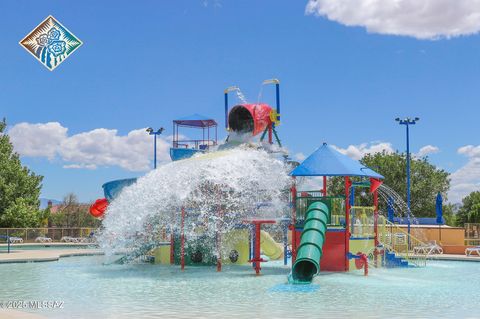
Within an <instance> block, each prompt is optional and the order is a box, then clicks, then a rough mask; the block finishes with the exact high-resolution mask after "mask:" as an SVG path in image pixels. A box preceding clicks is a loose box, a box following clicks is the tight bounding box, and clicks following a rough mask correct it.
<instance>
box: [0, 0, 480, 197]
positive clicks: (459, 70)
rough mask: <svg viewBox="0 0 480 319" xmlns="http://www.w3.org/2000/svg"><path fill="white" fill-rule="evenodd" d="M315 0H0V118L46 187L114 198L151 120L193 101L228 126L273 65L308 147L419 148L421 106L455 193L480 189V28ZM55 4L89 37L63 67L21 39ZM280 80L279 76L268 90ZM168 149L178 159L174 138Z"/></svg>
mask: <svg viewBox="0 0 480 319" xmlns="http://www.w3.org/2000/svg"><path fill="white" fill-rule="evenodd" d="M307 2H308V1H307V0H305V1H301V0H299V1H278V0H277V1H275V0H265V1H253V0H252V1H246V0H245V1H221V0H217V1H201V0H198V1H197V0H191V1H174V2H173V1H118V0H117V1H93V0H91V1H88V0H87V1H75V2H74V1H47V0H45V1H41V2H38V1H20V0H15V1H2V2H0V12H2V13H3V14H2V19H0V28H1V30H3V32H2V33H1V34H0V40H1V41H0V50H1V52H2V59H0V87H1V88H2V89H1V90H0V116H5V117H6V118H7V120H8V124H9V128H10V130H13V135H14V138H12V139H13V140H14V144H15V146H16V147H17V150H18V151H19V153H20V154H21V155H22V159H23V161H24V163H25V164H26V165H28V166H29V167H30V168H31V169H33V170H34V171H35V172H37V173H38V174H42V175H44V176H45V179H44V186H43V192H42V196H43V197H48V198H56V199H61V198H62V196H63V195H65V194H66V193H67V192H75V193H77V194H78V195H79V197H80V199H81V200H83V201H90V200H93V199H95V198H97V197H101V195H102V191H101V184H102V183H104V182H105V181H108V180H111V179H116V178H123V177H130V176H139V175H142V174H144V173H145V163H144V162H142V158H143V159H145V158H146V159H147V160H148V159H149V158H151V150H150V149H149V147H150V146H151V140H150V139H149V138H148V137H146V140H145V138H144V137H143V135H141V134H143V132H142V133H140V132H141V131H140V130H142V129H144V128H145V127H147V126H153V127H155V128H156V127H160V126H164V127H165V128H166V129H167V130H166V132H165V134H166V135H168V134H171V121H172V120H173V119H175V118H179V117H182V116H185V115H188V114H191V113H202V114H206V115H209V116H212V117H214V118H216V119H217V120H218V121H219V123H220V127H223V125H224V123H223V90H224V88H226V87H227V86H230V85H238V86H240V87H241V89H242V91H243V93H244V94H245V95H246V96H247V98H248V99H250V100H252V101H256V100H257V95H258V93H259V89H260V83H261V82H262V81H263V80H264V79H268V78H272V77H276V78H279V79H280V80H281V88H282V92H281V94H282V120H283V121H282V125H281V126H280V127H279V134H280V136H281V139H282V141H283V142H284V144H285V145H286V146H287V147H288V148H289V150H290V151H291V154H292V155H293V156H295V154H299V153H303V154H305V155H308V154H309V153H311V152H312V151H314V150H315V148H317V147H318V146H319V145H321V143H322V142H324V141H326V142H328V143H330V144H334V145H336V146H338V147H340V148H342V149H345V150H346V152H348V153H349V154H350V155H352V154H355V152H357V153H358V152H360V153H362V152H365V151H369V150H370V148H371V147H372V146H373V149H377V148H387V149H389V148H391V149H400V150H403V149H404V147H405V137H404V133H405V132H404V128H403V127H400V126H399V125H398V124H396V122H395V121H394V118H396V117H398V116H400V117H404V116H419V117H420V118H421V120H420V121H419V122H418V124H417V125H416V126H415V127H413V128H412V130H411V133H412V137H411V148H412V150H413V151H414V152H418V151H419V149H420V148H422V147H424V146H427V145H430V146H431V147H434V148H431V147H430V148H431V149H432V150H434V149H435V148H438V151H437V152H434V153H431V154H429V156H430V158H431V160H432V162H433V163H435V164H436V165H438V166H440V167H442V168H444V169H446V170H448V171H449V172H452V173H456V175H455V176H456V177H455V179H454V181H453V182H455V183H456V184H455V185H456V187H457V188H456V193H454V194H453V193H452V197H453V198H454V199H458V198H460V197H461V196H462V195H463V194H464V193H466V192H468V191H470V190H474V189H477V187H478V185H479V181H480V168H479V167H478V165H477V159H478V158H480V147H478V145H479V142H478V134H477V133H476V132H475V131H476V128H477V127H478V119H479V115H480V114H479V113H480V111H479V108H478V105H477V104H478V101H479V100H480V90H478V83H479V80H480V72H479V71H480V59H479V56H480V54H479V53H480V41H479V36H478V35H477V34H476V32H477V31H478V30H477V29H475V28H473V29H472V28H466V30H465V32H464V33H465V35H461V36H457V35H458V34H452V33H449V31H448V30H453V29H455V30H458V28H455V25H453V26H452V28H450V29H447V31H445V30H444V29H443V26H444V25H445V24H448V23H450V22H452V23H454V22H456V20H455V21H451V20H452V19H450V20H448V21H447V22H446V23H442V27H441V28H440V27H438V26H437V25H434V24H432V25H428V23H425V24H424V25H422V27H421V28H420V27H418V26H417V25H415V24H413V26H412V27H410V26H411V24H409V23H411V22H409V21H400V22H399V27H398V28H396V29H393V30H392V29H382V26H378V25H375V26H370V25H368V24H367V23H365V24H364V25H362V22H361V21H358V19H357V18H356V17H350V16H347V17H345V16H342V15H341V14H337V13H338V12H333V13H331V12H328V11H326V10H327V9H325V8H326V7H321V5H322V4H321V3H322V2H323V3H324V4H328V1H320V2H319V3H320V4H318V3H316V2H315V3H313V5H318V6H319V7H318V8H316V9H318V10H319V11H318V12H316V13H317V14H311V13H309V12H306V6H307ZM360 2H361V1H360ZM311 5H312V4H311ZM336 14H337V15H338V16H340V17H337V18H335V16H336ZM48 15H53V16H54V17H55V18H57V19H58V20H59V21H60V22H61V23H62V24H64V25H65V26H66V27H67V28H68V29H69V30H70V31H72V32H73V33H74V34H75V35H76V36H78V37H79V38H80V39H81V40H82V41H83V42H84V44H83V46H81V47H80V48H79V49H78V50H77V51H76V52H75V53H73V54H72V56H70V57H69V58H68V60H67V61H66V62H64V63H63V64H62V65H60V66H59V67H58V68H57V69H56V70H54V71H53V72H50V71H49V70H47V69H46V68H45V67H44V66H42V65H41V64H40V63H39V62H38V61H36V60H35V59H34V58H33V57H32V56H31V55H30V54H29V53H28V52H27V51H25V50H24V49H23V48H22V47H21V46H20V45H19V44H18V42H19V41H20V40H21V39H22V38H23V37H24V36H25V35H26V34H27V33H29V32H30V31H31V30H32V29H33V28H34V27H35V26H37V25H38V24H39V23H40V22H41V21H42V20H44V19H45V18H46V17H47V16H48ZM349 19H350V20H349ZM455 19H460V20H461V19H462V12H459V13H458V17H456V18H455ZM334 20H335V21H334ZM352 21H354V22H352ZM428 21H429V20H427V22H428ZM479 24H480V23H479ZM347 25H354V26H347ZM461 25H463V24H461ZM474 27H478V26H474ZM424 30H427V31H430V30H432V32H433V33H432V34H433V36H432V35H431V34H430V33H428V32H427V33H425V32H423V31H424ZM420 31H421V32H420ZM425 37H426V38H425ZM431 38H435V39H431ZM270 89H271V88H270ZM272 93H273V92H271V91H270V90H269V89H265V94H264V101H265V102H269V103H273V102H274V101H273V95H272ZM52 122H53V123H56V124H52ZM19 123H23V126H17V129H16V130H15V126H16V125H19ZM47 123H50V124H48V125H47ZM102 128H103V129H107V130H100V131H99V130H98V129H102ZM67 129H68V130H67ZM36 130H38V132H37V131H36ZM112 130H116V131H112ZM22 132H23V133H22ZM92 132H93V133H92ZM129 132H133V133H131V134H130V135H129V136H130V137H127V136H126V135H127V134H129ZM220 132H221V134H220V136H225V133H224V131H223V130H220ZM110 140H111V141H112V143H115V147H112V149H114V150H115V151H112V152H110V153H109V151H108V150H107V149H109V148H110V146H109V144H108V141H110ZM135 141H139V142H138V147H135V146H134V145H135V143H136V142H135ZM62 143H63V144H62ZM365 143H367V145H366V146H362V144H365ZM60 144H61V146H59V145H60ZM469 145H470V146H469ZM349 146H350V149H349V151H347V149H348V147H349ZM60 148H61V150H60ZM160 149H161V152H163V153H162V155H160V158H161V159H162V160H166V159H167V155H166V151H167V149H168V147H167V142H164V144H162V145H161V148H160ZM149 151H150V153H149ZM92 154H93V155H92ZM132 154H133V155H132ZM479 161H480V160H479ZM135 163H137V164H138V165H137V164H135ZM139 163H140V164H139ZM147 164H148V162H147ZM147 166H148V165H147Z"/></svg>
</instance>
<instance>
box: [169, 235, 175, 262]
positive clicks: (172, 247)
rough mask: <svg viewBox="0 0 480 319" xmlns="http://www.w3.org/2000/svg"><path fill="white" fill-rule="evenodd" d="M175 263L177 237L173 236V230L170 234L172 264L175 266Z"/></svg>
mask: <svg viewBox="0 0 480 319" xmlns="http://www.w3.org/2000/svg"><path fill="white" fill-rule="evenodd" d="M174 263H175V237H174V234H173V229H172V232H171V234H170V264H171V265H173V264H174Z"/></svg>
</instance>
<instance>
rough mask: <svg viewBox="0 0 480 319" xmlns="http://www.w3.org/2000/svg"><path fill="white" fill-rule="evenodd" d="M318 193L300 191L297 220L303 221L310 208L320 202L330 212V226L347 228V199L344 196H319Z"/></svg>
mask: <svg viewBox="0 0 480 319" xmlns="http://www.w3.org/2000/svg"><path fill="white" fill-rule="evenodd" d="M320 194H321V193H320V192H317V191H313V192H312V191H300V192H298V195H299V196H297V201H296V203H297V206H296V208H297V219H298V220H303V219H304V218H305V213H306V211H307V209H308V207H309V206H310V205H311V204H312V203H314V202H318V201H322V202H324V203H325V204H326V205H327V207H328V208H329V210H330V222H329V224H328V225H329V226H342V227H345V198H344V197H342V196H327V197H323V196H318V195H320ZM314 195H317V196H314Z"/></svg>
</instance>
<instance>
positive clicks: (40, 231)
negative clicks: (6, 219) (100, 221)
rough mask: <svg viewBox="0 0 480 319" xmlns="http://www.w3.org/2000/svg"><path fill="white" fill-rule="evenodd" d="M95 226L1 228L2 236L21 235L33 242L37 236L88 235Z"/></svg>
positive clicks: (77, 236)
mask: <svg viewBox="0 0 480 319" xmlns="http://www.w3.org/2000/svg"><path fill="white" fill-rule="evenodd" d="M95 231H96V229H95V228H86V227H83V228H0V236H9V237H19V238H22V239H23V242H24V243H33V242H35V239H36V238H37V237H48V238H51V239H52V241H57V242H59V241H61V239H62V237H66V236H68V237H75V238H81V237H88V236H90V234H91V233H92V232H93V233H94V232H95Z"/></svg>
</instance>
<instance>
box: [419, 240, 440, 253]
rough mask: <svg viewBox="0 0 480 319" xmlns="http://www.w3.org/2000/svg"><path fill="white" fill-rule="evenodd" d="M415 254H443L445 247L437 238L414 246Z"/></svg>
mask: <svg viewBox="0 0 480 319" xmlns="http://www.w3.org/2000/svg"><path fill="white" fill-rule="evenodd" d="M413 253H414V254H426V255H436V254H443V248H442V247H440V245H438V244H437V242H436V241H435V240H431V241H429V242H427V243H425V244H423V245H419V246H415V247H413Z"/></svg>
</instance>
